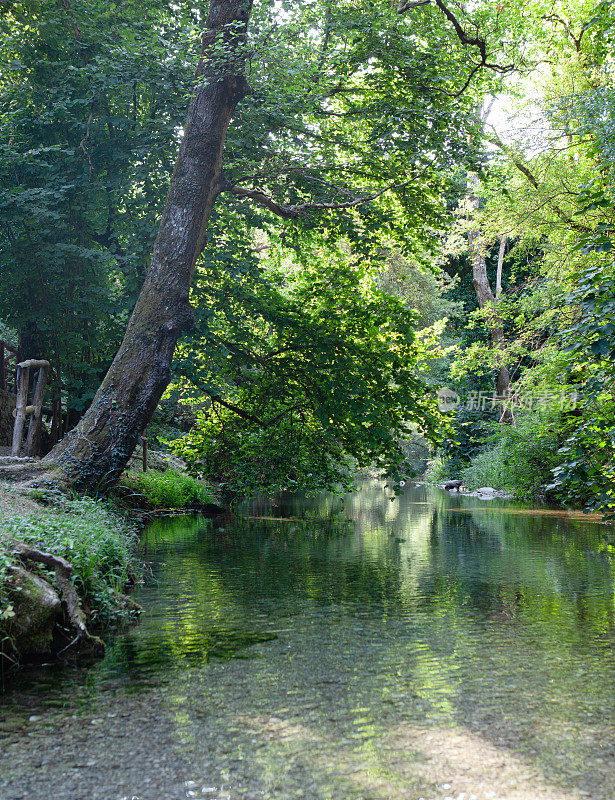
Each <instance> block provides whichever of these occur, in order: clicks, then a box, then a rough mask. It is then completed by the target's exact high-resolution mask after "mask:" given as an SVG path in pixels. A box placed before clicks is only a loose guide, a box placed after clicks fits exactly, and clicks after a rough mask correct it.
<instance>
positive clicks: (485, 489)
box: [476, 486, 495, 494]
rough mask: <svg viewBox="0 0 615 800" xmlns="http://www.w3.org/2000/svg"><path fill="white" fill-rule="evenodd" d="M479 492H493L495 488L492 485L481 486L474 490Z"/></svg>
mask: <svg viewBox="0 0 615 800" xmlns="http://www.w3.org/2000/svg"><path fill="white" fill-rule="evenodd" d="M476 491H477V492H478V493H479V494H495V489H494V488H493V486H481V488H480V489H477V490H476Z"/></svg>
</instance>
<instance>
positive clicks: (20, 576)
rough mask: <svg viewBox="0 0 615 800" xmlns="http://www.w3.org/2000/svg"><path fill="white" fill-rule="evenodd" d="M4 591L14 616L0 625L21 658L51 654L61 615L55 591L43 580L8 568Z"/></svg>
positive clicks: (26, 572) (20, 569) (21, 570)
mask: <svg viewBox="0 0 615 800" xmlns="http://www.w3.org/2000/svg"><path fill="white" fill-rule="evenodd" d="M7 578H8V579H7V582H6V592H7V595H8V599H9V603H10V604H11V606H12V610H13V614H14V616H12V617H11V618H10V619H8V620H5V621H4V622H3V623H0V624H2V625H3V627H4V629H5V630H4V633H6V634H8V636H9V638H10V640H11V642H12V644H13V647H14V648H15V650H17V652H18V653H19V654H20V655H44V654H46V653H49V652H50V645H51V640H52V637H53V629H54V625H55V623H56V619H57V617H58V615H59V614H60V613H61V610H62V608H61V606H62V604H61V602H60V598H59V596H58V594H57V592H56V590H55V589H54V588H53V586H51V585H50V584H49V583H47V581H46V580H43V578H40V577H39V576H38V575H34V574H33V573H31V572H28V571H27V570H25V569H23V567H11V570H10V573H9V575H8V576H7Z"/></svg>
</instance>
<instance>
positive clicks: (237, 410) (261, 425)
mask: <svg viewBox="0 0 615 800" xmlns="http://www.w3.org/2000/svg"><path fill="white" fill-rule="evenodd" d="M210 397H211V400H212V403H218V404H219V405H221V406H224V408H228V410H229V411H233V412H234V413H235V414H237V416H238V417H241V418H242V419H246V420H248V422H253V423H254V424H255V425H258V427H259V428H262V429H263V430H266V429H267V428H270V427H271V426H272V425H275V424H276V422H279V421H280V420H281V419H282V417H283V416H284V415H285V414H288V413H290V412H291V411H296V410H297V409H298V408H300V407H301V403H296V404H295V405H294V406H290V407H289V408H285V409H284V411H281V412H280V413H279V414H276V415H275V417H272V418H271V419H270V420H268V421H267V422H263V420H262V419H259V418H258V417H255V416H254V415H253V414H250V413H249V412H248V411H244V410H243V408H240V407H239V406H236V405H235V404H234V403H230V402H229V401H228V400H223V399H222V398H221V397H220V395H213V394H212V395H210Z"/></svg>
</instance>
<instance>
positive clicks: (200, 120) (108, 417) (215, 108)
mask: <svg viewBox="0 0 615 800" xmlns="http://www.w3.org/2000/svg"><path fill="white" fill-rule="evenodd" d="M251 6H252V2H251V0H211V3H210V8H209V15H208V18H207V22H206V25H205V30H204V33H203V35H202V42H201V61H200V63H199V67H198V69H197V78H198V80H197V86H196V89H195V93H194V96H193V98H192V101H191V103H190V107H189V111H188V117H187V120H186V123H185V127H184V136H183V141H182V143H181V146H180V149H179V154H178V156H177V160H176V163H175V169H174V171H173V175H172V177H171V182H170V186H169V191H168V194H167V200H166V204H165V208H164V211H163V214H162V219H161V221H160V227H159V229H158V236H157V238H156V241H155V243H154V249H153V254H152V260H151V264H150V267H149V270H148V273H147V276H146V279H145V283H144V285H143V288H142V290H141V293H140V295H139V299H138V300H137V303H136V305H135V308H134V310H133V313H132V316H131V319H130V322H129V325H128V329H127V331H126V334H125V335H124V340H123V341H122V344H121V346H120V349H119V351H118V353H117V355H116V356H115V359H114V361H113V363H112V364H111V367H110V368H109V371H108V373H107V375H106V376H105V378H104V380H103V382H102V384H101V386H100V387H99V389H98V391H97V392H96V395H95V397H94V399H93V401H92V404H91V406H90V408H89V409H88V411H87V412H86V413H85V415H84V416H83V417H82V419H81V421H80V422H79V424H78V425H77V426H76V427H75V428H74V429H73V430H72V431H70V432H69V433H68V434H67V436H65V437H64V439H63V440H62V441H61V442H60V443H59V444H57V445H56V446H55V447H54V448H53V450H52V451H51V452H50V453H49V454H48V455H47V456H46V457H45V459H44V460H43V461H44V462H46V464H47V465H48V467H49V471H50V472H53V480H55V481H57V482H58V483H59V484H60V485H62V486H65V487H66V486H75V487H77V488H80V489H89V490H91V489H104V488H106V487H108V486H109V485H111V484H112V483H114V482H115V481H116V480H117V478H118V477H119V475H120V474H121V472H122V470H123V469H124V467H125V466H126V464H127V462H128V460H129V458H130V456H131V455H132V453H133V450H134V448H135V445H136V443H137V440H138V438H139V436H140V434H141V433H142V432H143V429H144V428H145V426H146V425H147V423H148V422H149V420H150V418H151V416H152V414H153V412H154V410H155V408H156V406H157V405H158V402H159V400H160V397H161V396H162V393H163V392H164V390H165V389H166V387H167V385H168V383H169V381H170V377H171V361H172V358H173V352H174V350H175V345H176V343H177V340H178V338H179V336H180V334H181V333H182V331H184V330H186V329H187V328H189V327H190V326H191V325H192V324H193V313H192V308H191V306H190V303H189V300H188V294H189V290H190V284H191V281H192V277H193V274H194V267H195V263H196V260H197V258H198V257H199V255H200V253H201V251H202V249H203V246H204V243H205V239H206V232H207V225H208V222H209V217H210V214H211V210H212V208H213V205H214V203H215V200H216V197H217V195H218V194H219V192H220V176H221V171H222V153H223V147H224V140H225V137H226V132H227V129H228V125H229V123H230V120H231V116H232V114H233V112H234V110H235V106H236V105H237V103H238V102H239V101H240V100H241V99H242V98H243V97H244V96H245V95H246V94H247V92H248V85H247V82H246V79H245V77H244V62H245V39H246V30H247V25H248V21H249V17H250V13H251ZM50 479H51V476H49V475H47V476H46V477H45V478H44V479H43V480H47V481H48V480H50ZM39 480H40V479H39Z"/></svg>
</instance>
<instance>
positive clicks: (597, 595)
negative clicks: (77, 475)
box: [0, 482, 615, 800]
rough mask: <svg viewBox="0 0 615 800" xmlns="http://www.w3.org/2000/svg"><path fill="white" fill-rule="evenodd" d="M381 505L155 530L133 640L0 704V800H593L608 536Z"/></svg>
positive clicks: (574, 526)
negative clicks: (284, 518) (97, 660)
mask: <svg viewBox="0 0 615 800" xmlns="http://www.w3.org/2000/svg"><path fill="white" fill-rule="evenodd" d="M392 497H393V494H392V492H391V491H390V490H389V489H388V488H387V487H385V486H383V485H381V484H378V483H375V482H370V483H366V484H365V485H364V486H363V487H362V488H361V490H360V491H358V492H357V493H355V494H353V495H349V496H348V497H346V498H344V499H343V505H344V510H345V514H346V516H347V517H348V519H349V520H351V522H350V523H345V522H344V520H343V518H342V517H341V516H339V514H337V513H336V512H337V511H338V510H339V508H340V506H341V504H342V501H340V500H338V499H335V498H332V497H321V498H317V499H316V500H312V501H300V500H295V501H293V502H291V501H285V502H284V503H281V505H279V506H276V507H274V508H265V507H258V506H254V507H253V508H251V509H249V510H250V511H251V512H252V513H253V514H254V513H256V514H259V515H261V516H269V517H276V516H286V515H288V514H290V515H292V517H293V519H292V520H291V521H280V520H275V519H269V520H242V521H241V522H235V523H228V522H227V523H223V522H222V523H221V522H218V523H216V524H215V525H212V523H211V522H210V521H207V520H204V519H200V518H197V517H179V518H173V519H166V520H159V521H157V522H155V523H154V524H152V525H151V526H150V527H149V528H148V530H147V531H146V532H145V533H144V537H143V547H144V554H145V557H146V559H147V561H148V563H149V564H150V565H151V571H152V578H151V580H150V581H148V582H147V584H146V585H145V586H143V587H141V588H140V589H139V590H138V591H137V592H136V594H135V598H136V600H137V601H138V602H139V603H141V604H142V605H143V607H144V611H145V613H144V614H143V617H142V621H141V623H140V624H139V625H137V626H135V627H133V628H131V629H130V630H127V631H125V632H123V633H121V634H118V635H116V636H114V637H112V638H110V639H109V641H108V649H107V654H106V657H105V659H104V660H103V661H102V662H100V663H98V664H95V665H94V666H92V667H90V668H87V669H86V668H84V667H77V666H56V667H42V668H38V669H36V670H30V671H27V672H24V673H23V674H22V675H21V676H19V678H18V679H16V680H14V681H13V683H12V684H10V685H8V686H7V687H5V688H6V691H5V694H4V697H3V699H2V705H1V706H0V714H1V722H0V753H1V760H0V798H1V800H25V799H26V798H27V799H28V800H31V799H32V798H37V800H38V798H40V799H41V800H43V799H44V800H121V799H122V798H125V799H126V800H187V798H209V800H290V799H291V798H293V799H295V798H296V799H299V798H301V800H419V798H423V799H424V800H444V798H449V799H450V798H455V800H573V799H577V798H582V797H586V798H592V800H612V799H613V798H614V797H615V607H614V585H615V565H614V558H613V550H612V548H610V547H609V546H608V545H607V544H606V542H607V541H608V538H609V537H611V538H612V535H613V534H612V529H610V528H609V527H607V526H604V525H599V524H594V523H590V522H588V521H585V520H580V521H579V520H570V519H566V518H565V517H560V516H549V515H544V514H541V513H539V512H536V513H533V512H532V511H526V510H523V509H519V508H518V507H516V506H514V505H513V504H511V503H506V502H504V501H492V502H491V503H489V502H487V501H480V500H477V499H475V498H469V497H448V496H447V495H445V493H444V492H441V491H439V490H426V489H425V488H423V487H416V488H408V489H406V490H405V491H404V493H403V494H402V496H401V497H399V498H398V499H393V500H391V498H392ZM244 510H245V509H244Z"/></svg>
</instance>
